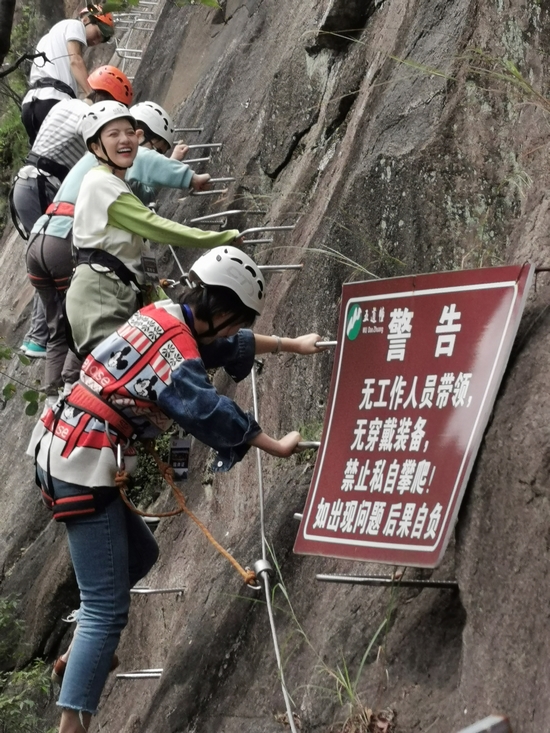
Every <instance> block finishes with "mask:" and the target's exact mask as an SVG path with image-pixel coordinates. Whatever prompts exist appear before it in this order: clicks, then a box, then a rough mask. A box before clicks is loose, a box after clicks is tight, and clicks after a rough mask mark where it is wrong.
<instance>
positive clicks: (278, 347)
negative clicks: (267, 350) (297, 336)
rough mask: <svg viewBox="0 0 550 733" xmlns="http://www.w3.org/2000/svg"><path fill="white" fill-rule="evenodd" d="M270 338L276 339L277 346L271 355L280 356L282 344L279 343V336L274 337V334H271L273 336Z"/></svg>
mask: <svg viewBox="0 0 550 733" xmlns="http://www.w3.org/2000/svg"><path fill="white" fill-rule="evenodd" d="M271 338H272V339H277V346H276V347H275V348H274V349H273V351H272V352H271V353H272V354H280V353H281V348H282V345H283V343H282V341H281V337H280V336H275V334H273V336H272V337H271Z"/></svg>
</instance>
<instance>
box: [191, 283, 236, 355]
mask: <svg viewBox="0 0 550 733" xmlns="http://www.w3.org/2000/svg"><path fill="white" fill-rule="evenodd" d="M201 287H202V289H203V290H202V301H203V302H202V304H203V305H204V306H206V305H207V302H208V288H207V287H206V286H205V285H204V284H202V283H201ZM239 319H240V316H239V315H238V314H236V313H233V314H232V315H230V316H229V318H226V319H225V321H223V323H220V325H219V326H214V323H213V321H212V315H211V314H210V315H209V316H208V320H207V323H208V329H207V330H206V331H203V333H201V334H199V335H198V339H197V340H198V341H200V340H201V339H203V338H210V337H212V336H217V335H218V334H219V332H220V331H223V329H224V328H227V326H231V325H233V324H234V323H238V322H239Z"/></svg>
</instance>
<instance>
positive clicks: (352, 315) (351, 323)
mask: <svg viewBox="0 0 550 733" xmlns="http://www.w3.org/2000/svg"><path fill="white" fill-rule="evenodd" d="M362 320H363V312H362V311H361V306H360V305H357V303H356V304H355V305H354V306H352V307H351V308H350V310H349V313H348V322H347V324H346V336H347V337H348V338H349V340H350V341H353V340H354V339H356V338H357V336H359V331H360V330H361V322H362Z"/></svg>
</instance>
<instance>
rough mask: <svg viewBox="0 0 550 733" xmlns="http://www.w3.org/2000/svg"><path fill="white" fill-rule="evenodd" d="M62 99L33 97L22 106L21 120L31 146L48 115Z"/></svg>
mask: <svg viewBox="0 0 550 733" xmlns="http://www.w3.org/2000/svg"><path fill="white" fill-rule="evenodd" d="M60 101H61V100H60V99H33V100H31V101H30V102H27V103H26V104H24V105H23V106H22V107H21V122H22V123H23V127H24V128H25V130H26V131H27V135H28V136H29V143H30V145H31V148H32V146H33V145H34V141H35V140H36V136H37V135H38V131H39V130H40V127H41V125H42V123H43V122H44V120H45V119H46V115H47V114H48V112H49V111H50V110H51V108H52V107H55V105H56V104H57V103H58V102H60Z"/></svg>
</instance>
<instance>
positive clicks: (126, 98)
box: [88, 66, 134, 106]
mask: <svg viewBox="0 0 550 733" xmlns="http://www.w3.org/2000/svg"><path fill="white" fill-rule="evenodd" d="M88 84H89V85H90V86H91V87H92V89H95V90H96V91H102V92H108V93H109V94H110V95H111V97H112V98H113V99H115V100H116V101H117V102H122V104H125V105H126V106H129V105H130V104H132V99H133V98H134V90H133V89H132V85H131V83H130V80H129V79H128V77H127V76H126V74H125V73H124V72H123V71H121V70H120V69H117V68H116V66H100V67H99V68H97V69H95V70H94V71H92V73H91V74H90V76H89V77H88Z"/></svg>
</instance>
